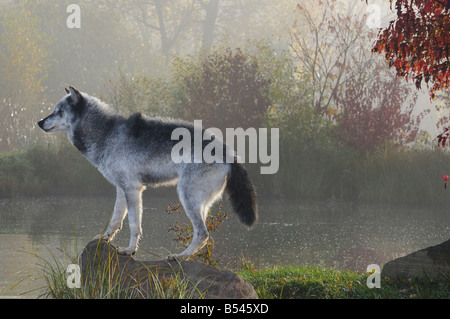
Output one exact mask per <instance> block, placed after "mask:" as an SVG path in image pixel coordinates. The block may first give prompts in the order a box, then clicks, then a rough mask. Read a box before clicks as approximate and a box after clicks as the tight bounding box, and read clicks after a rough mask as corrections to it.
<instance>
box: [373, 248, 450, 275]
mask: <svg viewBox="0 0 450 319" xmlns="http://www.w3.org/2000/svg"><path fill="white" fill-rule="evenodd" d="M442 273H443V274H450V240H447V241H445V242H443V243H441V244H438V245H436V246H431V247H428V248H425V249H422V250H419V251H417V252H415V253H412V254H409V255H407V256H404V257H401V258H398V259H394V260H391V261H389V262H388V263H386V264H385V265H384V266H383V270H382V272H381V275H382V276H383V277H391V278H394V277H396V276H399V277H401V278H409V277H416V278H423V277H425V276H426V277H428V278H430V279H434V278H436V277H437V276H438V275H439V274H442ZM425 274H426V275H425Z"/></svg>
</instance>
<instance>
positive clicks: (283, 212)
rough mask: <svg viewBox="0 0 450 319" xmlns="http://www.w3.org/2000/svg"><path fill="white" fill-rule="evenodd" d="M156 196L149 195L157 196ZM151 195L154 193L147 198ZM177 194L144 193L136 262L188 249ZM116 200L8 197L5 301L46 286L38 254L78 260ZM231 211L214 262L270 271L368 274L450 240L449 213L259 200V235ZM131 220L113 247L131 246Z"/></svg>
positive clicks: (2, 250)
mask: <svg viewBox="0 0 450 319" xmlns="http://www.w3.org/2000/svg"><path fill="white" fill-rule="evenodd" d="M150 192H151V191H147V193H150ZM147 193H146V194H147ZM176 199H177V198H176V195H175V193H174V194H173V196H160V195H159V194H157V195H156V196H152V195H151V193H150V194H149V195H145V196H144V214H143V231H144V235H143V237H142V239H141V242H140V249H139V251H138V253H137V254H136V258H138V259H145V260H155V259H161V258H164V257H165V256H167V255H168V254H169V252H181V250H182V249H183V248H182V247H181V246H180V244H179V243H177V242H176V241H174V238H175V235H174V234H173V232H169V231H168V230H169V227H170V226H171V225H175V223H176V222H177V221H178V222H180V223H183V222H186V221H187V218H186V217H185V216H184V214H183V215H181V214H178V213H175V214H171V215H168V214H167V213H166V212H165V209H166V208H167V206H168V204H175V201H176ZM113 207H114V198H108V197H101V198H80V197H78V198H77V197H62V198H59V197H46V198H19V199H3V200H0V297H1V296H22V297H23V296H25V297H29V298H34V297H36V296H38V295H39V293H40V291H39V288H40V287H42V286H43V285H44V282H43V280H42V279H40V278H39V264H40V263H42V262H40V260H39V259H38V258H37V257H36V256H35V255H36V254H37V255H38V256H40V257H42V258H45V259H46V260H51V259H52V258H53V257H52V256H56V258H60V259H61V260H63V263H67V264H69V261H68V259H67V258H64V253H63V251H64V252H65V253H66V254H67V255H68V256H69V257H73V256H75V255H76V254H77V253H79V252H81V250H82V249H83V247H84V246H85V245H86V244H87V243H88V242H89V241H91V240H92V238H93V237H94V236H95V235H97V234H98V233H100V232H101V231H102V230H103V229H104V227H105V226H106V225H107V222H108V220H109V217H110V214H111V212H112V209H113ZM225 208H226V209H227V211H228V212H229V214H228V218H227V219H226V220H225V221H224V222H223V224H222V228H221V229H220V230H219V231H217V232H215V233H213V234H212V236H213V238H214V243H215V248H214V250H213V259H215V260H217V261H218V262H219V265H220V266H221V267H225V268H233V267H237V266H238V265H239V264H240V261H241V258H242V257H241V256H244V257H245V258H247V259H249V260H251V261H253V262H255V263H260V264H261V265H262V266H271V265H286V264H294V265H300V264H305V265H317V266H326V267H334V268H336V269H352V270H357V271H360V272H364V271H365V270H366V268H367V266H368V265H370V264H378V265H380V266H382V265H383V264H384V263H386V262H387V261H389V260H391V259H394V258H397V257H400V256H402V255H406V254H409V253H412V252H414V251H417V250H419V249H423V248H426V247H428V246H431V245H435V244H438V243H441V242H443V241H445V240H447V239H449V237H450V213H449V212H448V209H445V208H427V207H407V206H386V205H361V204H360V205H357V204H350V203H337V202H293V201H286V200H277V201H268V200H266V201H265V200H264V199H262V200H260V202H259V210H260V212H259V215H260V216H259V221H258V223H257V224H256V226H255V227H254V228H253V229H252V230H250V231H249V230H247V229H246V228H245V227H244V226H243V225H242V224H240V223H239V221H238V218H237V216H236V215H235V214H234V213H233V212H232V210H231V209H230V208H229V206H228V203H227V202H226V201H225ZM128 236H129V231H128V222H127V221H125V223H124V228H123V230H122V231H121V232H120V233H119V235H118V236H117V238H116V239H114V241H113V243H114V244H116V245H118V246H126V245H127V244H128V239H129V237H128Z"/></svg>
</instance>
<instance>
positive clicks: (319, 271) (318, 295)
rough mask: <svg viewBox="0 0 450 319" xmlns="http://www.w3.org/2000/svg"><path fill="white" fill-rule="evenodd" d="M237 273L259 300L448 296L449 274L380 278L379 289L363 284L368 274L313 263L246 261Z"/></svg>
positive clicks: (449, 289) (449, 291)
mask: <svg viewBox="0 0 450 319" xmlns="http://www.w3.org/2000/svg"><path fill="white" fill-rule="evenodd" d="M238 274H239V275H240V276H242V277H243V278H244V279H245V280H247V281H249V282H250V283H251V284H252V285H253V287H254V288H255V290H256V293H257V294H258V297H259V298H261V299H380V298H386V299H388V298H391V299H422V298H431V299H436V298H444V299H447V298H449V297H450V277H448V276H444V275H442V276H441V277H440V278H438V279H436V280H429V279H404V278H382V280H381V288H379V289H378V288H373V289H369V288H368V287H367V284H366V283H367V278H368V274H364V273H358V272H353V271H340V270H335V269H330V268H319V267H313V266H279V267H271V268H266V269H260V268H258V267H255V266H254V265H252V264H251V263H249V262H248V261H247V262H245V263H244V264H243V267H242V269H241V270H240V271H238Z"/></svg>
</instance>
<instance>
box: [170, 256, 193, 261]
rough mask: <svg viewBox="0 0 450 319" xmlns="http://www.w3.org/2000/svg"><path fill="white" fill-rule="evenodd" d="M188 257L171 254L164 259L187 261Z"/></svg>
mask: <svg viewBox="0 0 450 319" xmlns="http://www.w3.org/2000/svg"><path fill="white" fill-rule="evenodd" d="M189 257H191V256H190V255H183V254H172V255H169V256H167V257H166V260H168V261H182V260H188V259H189Z"/></svg>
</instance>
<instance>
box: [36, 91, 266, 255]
mask: <svg viewBox="0 0 450 319" xmlns="http://www.w3.org/2000/svg"><path fill="white" fill-rule="evenodd" d="M66 93H67V94H66V95H65V96H64V97H63V98H62V99H61V100H60V101H59V102H58V103H57V105H56V107H55V109H54V111H53V113H52V114H50V115H49V116H47V117H46V118H44V119H42V120H40V121H39V122H38V125H39V127H40V128H42V129H43V130H44V131H45V132H58V131H62V132H67V134H68V137H69V139H70V141H71V142H72V143H73V145H74V146H75V147H76V148H77V149H78V150H79V151H80V152H81V153H82V154H83V155H84V156H85V157H86V158H87V159H88V160H89V162H90V163H91V164H92V165H94V166H95V167H97V169H98V170H99V171H100V172H101V173H102V174H103V176H104V177H105V178H106V179H107V180H108V181H109V182H111V183H112V184H114V185H115V186H116V201H115V205H114V211H113V214H112V217H111V219H110V222H109V224H108V228H107V229H106V231H105V232H104V233H102V234H100V235H98V236H97V237H96V238H98V239H102V240H103V239H104V240H107V241H109V240H111V239H112V238H113V237H114V236H115V235H116V234H117V232H118V231H119V230H120V229H121V228H122V223H123V220H124V218H125V216H126V215H127V213H128V224H129V227H130V242H129V246H128V247H126V248H119V253H121V254H126V255H133V254H134V253H135V252H136V251H137V249H138V243H139V238H140V237H141V235H142V228H141V220H142V192H143V190H144V189H145V188H146V186H152V187H157V186H161V185H176V187H177V193H178V196H179V199H180V201H181V204H182V205H183V207H184V210H185V212H186V214H187V216H188V217H189V219H190V220H191V222H192V226H193V229H194V235H193V239H192V242H191V244H190V245H189V246H188V247H187V248H186V249H185V250H184V251H183V252H182V253H180V254H174V255H171V256H169V259H173V258H177V259H186V258H188V257H189V256H191V255H193V254H194V253H195V252H196V251H198V250H199V249H201V248H202V247H203V246H204V245H205V244H206V242H207V240H208V237H209V234H208V230H207V228H206V226H205V219H206V218H207V215H208V211H209V209H210V207H211V205H212V204H213V203H214V202H215V201H216V200H218V199H219V198H220V197H221V196H222V194H223V193H226V194H227V195H228V198H229V200H230V202H231V204H232V207H233V210H234V211H235V212H236V213H237V215H238V217H239V219H240V221H241V222H242V223H243V224H245V225H246V226H248V227H249V228H250V227H252V226H253V225H254V223H255V222H256V220H257V217H258V208H257V205H256V195H255V190H254V187H253V184H252V183H251V181H250V179H249V177H248V174H247V171H246V170H245V168H244V167H243V166H242V164H240V163H238V161H237V160H235V161H234V162H233V163H226V161H223V163H215V162H214V163H206V162H200V163H198V160H193V161H190V163H185V162H181V163H180V162H179V161H174V160H173V158H172V157H171V152H172V148H173V146H174V145H175V144H176V143H177V141H175V140H172V138H171V136H172V132H173V131H174V130H175V129H176V128H180V127H182V128H186V129H188V130H189V131H190V132H191V133H194V130H195V127H194V126H193V125H192V124H190V123H188V122H185V121H181V120H174V119H161V118H149V117H146V116H144V115H142V114H141V113H135V114H133V115H131V116H130V117H128V118H127V117H124V116H122V115H120V114H118V113H117V112H116V111H115V110H113V109H112V108H111V107H110V106H108V105H107V104H106V103H104V102H102V101H100V100H99V99H97V98H95V97H92V96H89V95H88V94H86V93H82V92H80V91H78V90H77V89H75V88H74V87H72V86H70V87H69V89H66ZM191 135H194V134H191ZM216 142H217V141H216ZM223 147H224V149H225V150H226V152H230V151H232V150H229V149H228V148H227V146H226V144H223ZM227 154H229V153H227ZM191 156H194V154H193V153H192V154H191ZM236 159H237V158H236Z"/></svg>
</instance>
